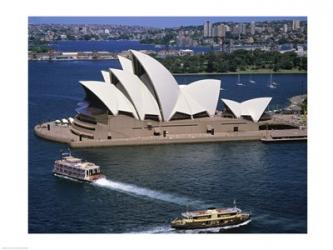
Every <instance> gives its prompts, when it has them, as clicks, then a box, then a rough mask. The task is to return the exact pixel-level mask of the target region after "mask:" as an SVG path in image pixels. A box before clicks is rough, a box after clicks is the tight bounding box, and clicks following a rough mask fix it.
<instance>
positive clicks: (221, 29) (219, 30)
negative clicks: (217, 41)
mask: <svg viewBox="0 0 333 250" xmlns="http://www.w3.org/2000/svg"><path fill="white" fill-rule="evenodd" d="M225 32H226V29H225V26H224V24H220V25H218V26H217V36H218V37H225Z"/></svg>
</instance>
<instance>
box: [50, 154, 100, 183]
mask: <svg viewBox="0 0 333 250" xmlns="http://www.w3.org/2000/svg"><path fill="white" fill-rule="evenodd" d="M61 156H62V158H61V160H56V161H55V162H54V168H53V174H54V175H55V176H58V177H65V178H69V179H74V180H79V181H86V182H93V181H96V180H98V179H101V178H105V176H104V175H102V174H101V171H100V167H99V166H97V165H95V164H94V163H92V162H87V161H83V160H82V159H80V158H76V157H73V156H72V154H71V152H70V151H69V152H65V153H62V154H61Z"/></svg>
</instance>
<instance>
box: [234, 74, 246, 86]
mask: <svg viewBox="0 0 333 250" xmlns="http://www.w3.org/2000/svg"><path fill="white" fill-rule="evenodd" d="M236 85H237V86H244V85H245V84H244V83H241V82H240V75H239V74H238V80H237V83H236Z"/></svg>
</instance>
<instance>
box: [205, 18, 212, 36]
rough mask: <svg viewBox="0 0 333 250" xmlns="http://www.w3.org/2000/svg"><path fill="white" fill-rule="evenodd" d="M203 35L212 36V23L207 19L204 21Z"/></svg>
mask: <svg viewBox="0 0 333 250" xmlns="http://www.w3.org/2000/svg"><path fill="white" fill-rule="evenodd" d="M204 37H212V24H211V23H210V22H209V21H206V22H205V23H204Z"/></svg>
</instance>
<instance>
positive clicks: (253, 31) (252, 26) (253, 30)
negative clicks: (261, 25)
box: [250, 21, 256, 35]
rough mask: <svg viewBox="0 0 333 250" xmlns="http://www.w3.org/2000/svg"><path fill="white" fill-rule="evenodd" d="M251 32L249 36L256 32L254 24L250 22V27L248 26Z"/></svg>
mask: <svg viewBox="0 0 333 250" xmlns="http://www.w3.org/2000/svg"><path fill="white" fill-rule="evenodd" d="M250 28H251V30H250V32H251V35H254V34H255V32H256V23H255V22H254V21H252V22H251V26H250Z"/></svg>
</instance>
